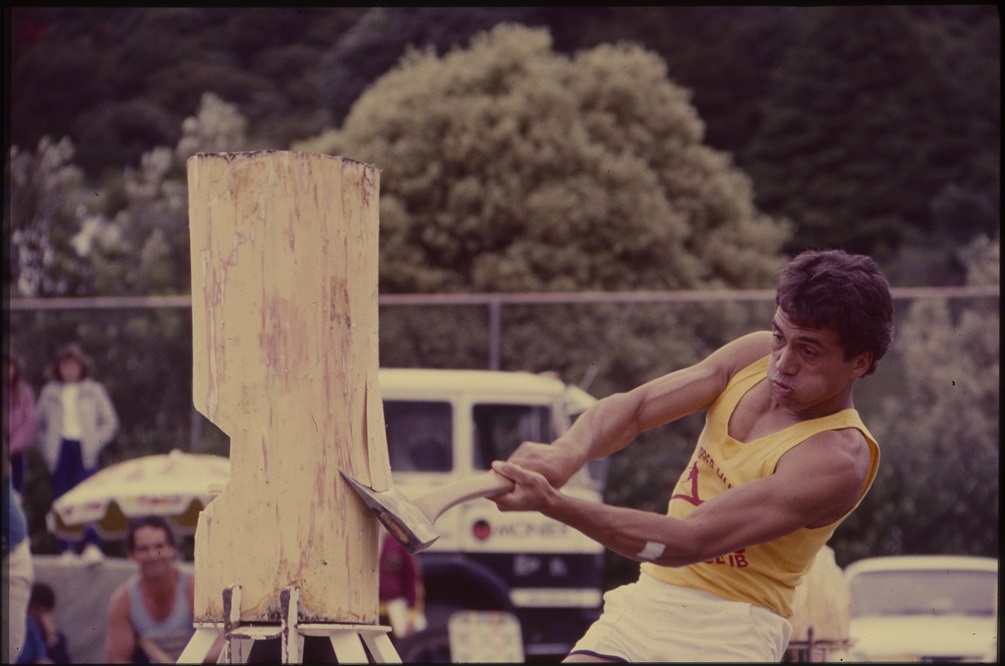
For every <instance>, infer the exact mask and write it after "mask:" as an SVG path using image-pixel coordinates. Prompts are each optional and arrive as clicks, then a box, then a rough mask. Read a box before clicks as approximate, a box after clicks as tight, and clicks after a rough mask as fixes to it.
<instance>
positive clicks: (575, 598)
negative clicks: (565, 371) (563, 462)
mask: <svg viewBox="0 0 1005 666" xmlns="http://www.w3.org/2000/svg"><path fill="white" fill-rule="evenodd" d="M380 390H381V396H382V398H383V401H384V419H385V423H386V427H387V442H388V452H389V456H390V463H391V471H392V475H393V478H394V483H395V485H396V486H397V487H398V488H399V489H400V490H401V491H402V492H403V493H404V494H405V495H406V496H408V497H411V498H413V499H414V498H416V497H418V496H420V495H422V494H423V493H425V492H428V491H429V490H432V489H433V488H435V487H437V486H440V485H442V484H445V483H448V482H451V481H456V480H459V479H462V478H465V477H469V476H473V475H475V474H477V473H479V472H483V471H484V470H487V469H489V466H490V464H491V462H492V461H493V460H500V459H505V458H507V457H508V456H509V455H510V454H511V453H512V452H513V450H514V449H515V448H516V447H517V446H518V445H519V444H520V443H521V442H523V441H528V440H529V441H536V442H550V441H552V440H553V439H555V437H556V436H557V435H558V434H560V433H562V432H564V431H565V430H566V429H567V428H568V427H569V425H570V423H571V420H572V419H573V418H574V417H575V416H576V414H578V413H579V412H581V411H583V410H584V409H586V407H587V406H589V404H591V403H592V402H594V401H595V399H593V398H591V397H590V396H589V395H588V394H586V393H585V392H584V391H582V390H580V389H578V388H576V387H572V386H567V385H566V384H564V383H562V382H561V381H559V380H558V379H555V378H553V377H549V376H543V375H536V374H532V373H524V372H498V371H477V370H429V369H386V368H385V369H381V371H380ZM605 481H606V462H604V461H600V462H597V463H590V465H589V466H588V467H586V468H584V469H583V470H581V471H580V473H578V474H577V475H576V476H575V477H574V478H573V479H572V480H571V481H570V482H569V483H568V484H567V485H566V486H565V488H563V492H566V493H569V494H570V495H574V496H576V497H580V498H583V499H587V500H590V501H595V502H601V501H602V494H603V489H604V483H605ZM436 528H437V531H438V532H439V533H440V534H441V535H442V536H440V538H439V539H438V540H437V541H436V542H435V543H434V544H433V545H432V546H431V547H430V548H429V549H428V550H426V551H423V552H422V553H420V554H419V555H418V557H419V558H420V564H421V567H422V572H423V579H424V584H425V595H426V596H425V613H426V619H427V622H428V627H427V629H425V630H424V631H422V632H420V633H418V634H415V635H413V636H412V637H410V638H408V639H405V640H403V641H401V642H400V643H399V644H398V646H397V649H398V652H399V655H400V656H401V658H402V659H403V661H405V662H421V663H431V662H446V661H449V660H450V642H449V641H450V638H449V633H448V621H449V618H450V616H451V615H452V614H454V613H455V612H457V611H493V610H495V611H507V612H509V613H511V614H512V615H513V616H515V617H516V618H517V620H518V621H519V624H520V628H521V635H522V641H523V653H524V656H525V660H526V661H535V660H546V659H554V657H556V656H561V655H564V654H566V653H567V652H568V651H569V649H570V648H571V647H572V645H573V643H574V642H575V641H576V639H578V638H579V637H580V636H581V635H582V633H583V632H584V631H585V629H586V627H587V626H588V625H589V624H590V623H591V622H592V621H593V620H594V619H595V618H596V617H597V615H598V614H599V612H600V607H601V598H602V593H603V589H602V582H603V581H602V577H603V558H604V549H603V547H602V546H600V545H599V544H598V543H596V542H594V541H592V540H590V539H588V538H586V537H585V536H583V535H582V534H581V533H579V532H577V531H576V530H574V529H572V528H570V527H568V526H566V525H563V524H562V523H559V522H556V521H554V520H551V519H549V518H546V517H544V516H541V515H540V514H537V513H533V512H507V513H503V512H500V511H499V510H498V509H497V508H496V506H495V504H493V503H492V502H491V501H490V500H487V499H478V500H474V501H470V502H466V503H463V504H460V505H458V506H455V507H453V508H451V509H450V510H448V511H447V512H446V513H444V514H443V515H442V516H441V517H440V518H439V520H437V522H436Z"/></svg>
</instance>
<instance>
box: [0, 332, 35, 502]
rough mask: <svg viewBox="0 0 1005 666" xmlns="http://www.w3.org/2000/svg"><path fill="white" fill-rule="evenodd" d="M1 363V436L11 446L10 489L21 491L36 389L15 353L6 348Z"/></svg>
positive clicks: (30, 442) (32, 432) (32, 434)
mask: <svg viewBox="0 0 1005 666" xmlns="http://www.w3.org/2000/svg"><path fill="white" fill-rule="evenodd" d="M3 364H4V382H3V406H4V436H5V437H6V438H7V444H8V446H9V447H10V450H9V455H10V480H11V486H12V487H13V489H14V490H15V491H16V492H17V493H18V494H21V495H23V494H24V477H25V473H26V470H27V460H28V456H27V454H28V449H30V448H31V446H32V445H33V444H34V443H35V436H36V434H37V433H38V419H37V417H36V415H35V391H34V390H32V388H31V386H29V385H28V383H27V382H25V381H24V378H23V377H22V374H21V373H22V364H21V360H20V359H19V358H18V356H17V354H15V353H14V352H13V351H11V350H8V349H5V350H4V353H3Z"/></svg>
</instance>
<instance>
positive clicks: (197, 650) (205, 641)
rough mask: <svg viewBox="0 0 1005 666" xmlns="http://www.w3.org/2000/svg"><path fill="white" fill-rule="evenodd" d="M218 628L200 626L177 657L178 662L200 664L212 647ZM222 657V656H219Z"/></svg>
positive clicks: (218, 634)
mask: <svg viewBox="0 0 1005 666" xmlns="http://www.w3.org/2000/svg"><path fill="white" fill-rule="evenodd" d="M219 636H220V630H219V629H217V628H216V627H200V628H198V629H196V630H195V634H194V635H193V636H192V638H191V639H190V640H189V642H188V645H186V646H185V650H184V651H183V652H182V653H181V655H180V656H179V657H178V662H177V663H179V664H201V663H202V662H203V661H204V660H205V659H206V655H208V654H209V651H210V650H211V649H212V647H213V644H214V643H215V642H216V639H217V638H219ZM221 659H222V657H221Z"/></svg>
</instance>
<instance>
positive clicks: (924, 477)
mask: <svg viewBox="0 0 1005 666" xmlns="http://www.w3.org/2000/svg"><path fill="white" fill-rule="evenodd" d="M967 260H968V265H969V268H970V277H971V283H972V284H987V285H995V286H997V285H998V284H999V283H1000V277H999V260H1000V241H998V240H995V241H991V240H989V239H987V238H980V239H978V240H977V241H975V242H974V243H973V244H972V245H971V247H970V252H969V256H968V257H967ZM1000 327H1001V319H1000V309H999V304H998V301H997V300H994V301H993V302H987V301H974V302H972V303H966V304H963V305H960V304H959V303H956V304H950V303H948V302H946V301H945V300H934V299H933V300H919V301H916V302H914V303H912V305H911V306H910V307H909V309H908V311H907V312H906V313H905V316H904V318H903V320H902V322H901V323H900V325H899V333H898V340H897V341H896V349H897V354H898V356H899V357H900V363H899V372H900V375H901V376H900V379H899V381H898V382H897V384H896V386H897V389H898V390H897V392H896V393H892V394H890V395H888V397H887V398H886V399H885V400H884V401H883V404H882V405H881V407H880V409H879V412H878V414H877V417H876V418H874V419H871V420H870V421H869V422H870V423H871V424H872V426H871V427H872V430H873V432H874V434H875V435H876V438H877V440H878V441H879V443H880V447H881V449H882V452H883V456H882V462H881V463H880V471H879V475H878V476H877V479H876V482H875V485H874V487H873V489H872V490H871V491H870V492H869V494H868V495H867V496H866V498H865V500H864V501H863V503H862V506H861V507H860V509H859V510H858V511H857V512H856V513H855V514H853V515H852V517H851V518H850V519H849V521H848V523H847V524H846V525H842V527H841V529H840V531H839V533H838V534H836V535H835V541H836V545H835V551H837V552H838V555H839V557H840V558H841V559H842V560H843V561H845V562H847V561H850V560H854V559H858V558H861V557H867V556H874V555H884V554H900V553H908V554H911V553H947V554H949V553H955V554H967V555H987V556H995V555H997V553H998V506H999V497H998V470H999V444H1000V429H999V424H998V416H999V397H1000V396H999V386H1000V384H999V382H1000V375H999V367H1000V366H999V357H1000V342H999V339H1000Z"/></svg>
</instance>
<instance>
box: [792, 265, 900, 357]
mask: <svg viewBox="0 0 1005 666" xmlns="http://www.w3.org/2000/svg"><path fill="white" fill-rule="evenodd" d="M775 304H776V305H778V307H780V308H781V309H782V310H783V311H784V312H785V316H787V317H788V318H789V319H791V320H792V321H793V322H794V323H795V324H796V325H797V326H802V327H806V328H833V329H834V330H836V331H837V334H838V337H839V338H840V340H841V346H842V347H843V348H844V352H845V359H850V358H851V357H853V356H856V355H858V354H861V353H863V352H872V365H870V366H869V369H868V370H867V371H866V373H865V374H866V375H870V374H872V373H873V372H875V371H876V367H877V366H878V364H879V361H880V359H881V358H883V356H884V355H885V354H886V351H887V349H889V347H890V343H891V342H893V332H894V326H893V296H891V294H890V285H889V283H888V282H887V280H886V277H885V276H884V275H883V273H882V271H880V269H879V266H878V265H877V264H876V262H875V261H873V260H872V258H871V257H867V256H865V255H862V254H848V253H847V252H844V251H843V250H809V251H806V252H802V253H801V254H799V255H797V256H796V257H795V258H794V259H792V261H790V262H789V263H788V264H786V266H785V267H784V268H782V271H781V273H780V274H779V277H778V290H777V292H776V295H775Z"/></svg>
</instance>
